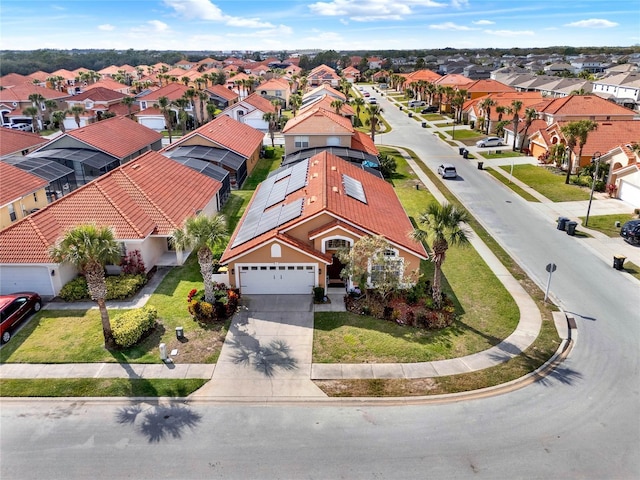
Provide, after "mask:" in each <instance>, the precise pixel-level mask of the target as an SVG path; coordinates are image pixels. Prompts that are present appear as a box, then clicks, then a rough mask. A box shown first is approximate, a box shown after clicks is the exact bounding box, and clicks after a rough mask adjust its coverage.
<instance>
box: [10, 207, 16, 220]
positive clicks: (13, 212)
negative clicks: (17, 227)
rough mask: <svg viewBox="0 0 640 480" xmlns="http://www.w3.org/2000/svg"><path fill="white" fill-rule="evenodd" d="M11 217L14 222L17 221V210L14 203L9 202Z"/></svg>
mask: <svg viewBox="0 0 640 480" xmlns="http://www.w3.org/2000/svg"><path fill="white" fill-rule="evenodd" d="M9 218H10V219H11V221H12V222H15V221H16V218H17V216H16V210H15V208H13V203H10V204H9Z"/></svg>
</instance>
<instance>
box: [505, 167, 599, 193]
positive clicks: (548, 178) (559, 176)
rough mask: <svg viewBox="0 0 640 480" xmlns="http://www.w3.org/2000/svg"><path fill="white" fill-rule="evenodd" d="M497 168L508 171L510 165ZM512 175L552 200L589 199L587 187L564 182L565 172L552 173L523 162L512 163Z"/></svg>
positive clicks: (544, 168) (546, 169)
mask: <svg viewBox="0 0 640 480" xmlns="http://www.w3.org/2000/svg"><path fill="white" fill-rule="evenodd" d="M499 168H502V169H503V170H505V171H507V172H509V171H511V166H510V165H504V166H501V167H499ZM513 176H514V177H516V178H517V179H518V180H520V181H522V182H524V183H526V184H527V185H528V186H530V187H531V188H533V189H534V190H536V191H537V192H539V193H541V194H542V195H544V196H545V197H547V198H548V199H549V200H551V201H552V202H573V201H578V200H589V193H590V191H589V189H588V188H585V187H579V186H577V185H571V184H569V185H567V184H565V183H564V181H565V177H566V174H565V173H554V172H552V171H551V170H549V169H548V168H546V167H540V166H536V165H530V164H524V165H514V167H513Z"/></svg>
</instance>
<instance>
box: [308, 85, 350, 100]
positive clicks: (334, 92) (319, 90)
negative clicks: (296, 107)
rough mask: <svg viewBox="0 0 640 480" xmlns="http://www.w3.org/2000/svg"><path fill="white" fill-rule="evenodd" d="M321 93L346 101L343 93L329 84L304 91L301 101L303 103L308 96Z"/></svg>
mask: <svg viewBox="0 0 640 480" xmlns="http://www.w3.org/2000/svg"><path fill="white" fill-rule="evenodd" d="M323 95H329V96H330V97H333V98H339V99H340V100H342V101H343V102H346V101H347V97H346V96H345V95H344V93H342V92H339V91H338V90H336V89H335V88H333V87H332V86H331V85H327V84H323V85H320V86H318V87H316V88H314V89H313V90H309V91H308V92H307V93H305V94H304V95H303V96H302V102H303V103H305V102H306V101H307V99H309V98H312V97H321V96H323Z"/></svg>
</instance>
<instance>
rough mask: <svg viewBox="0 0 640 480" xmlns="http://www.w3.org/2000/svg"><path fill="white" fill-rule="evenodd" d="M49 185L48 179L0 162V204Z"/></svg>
mask: <svg viewBox="0 0 640 480" xmlns="http://www.w3.org/2000/svg"><path fill="white" fill-rule="evenodd" d="M46 186H47V181H46V180H44V179H42V178H40V177H36V176H35V175H32V174H31V173H28V172H25V171H24V170H21V169H20V168H18V167H14V166H13V165H9V164H8V163H4V162H0V206H3V205H6V204H8V203H10V202H13V201H15V200H17V199H19V198H22V197H24V196H26V195H29V194H31V193H33V192H36V191H38V190H40V189H41V188H44V187H46Z"/></svg>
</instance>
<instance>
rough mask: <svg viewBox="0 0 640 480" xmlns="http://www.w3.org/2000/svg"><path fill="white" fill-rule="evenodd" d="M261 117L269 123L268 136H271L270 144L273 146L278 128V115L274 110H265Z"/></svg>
mask: <svg viewBox="0 0 640 480" xmlns="http://www.w3.org/2000/svg"><path fill="white" fill-rule="evenodd" d="M262 119H263V120H264V121H265V122H267V123H268V125H269V137H271V146H272V147H274V148H275V146H276V145H275V139H274V138H275V133H276V130H277V129H278V115H277V114H276V113H275V112H265V113H264V115H262Z"/></svg>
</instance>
